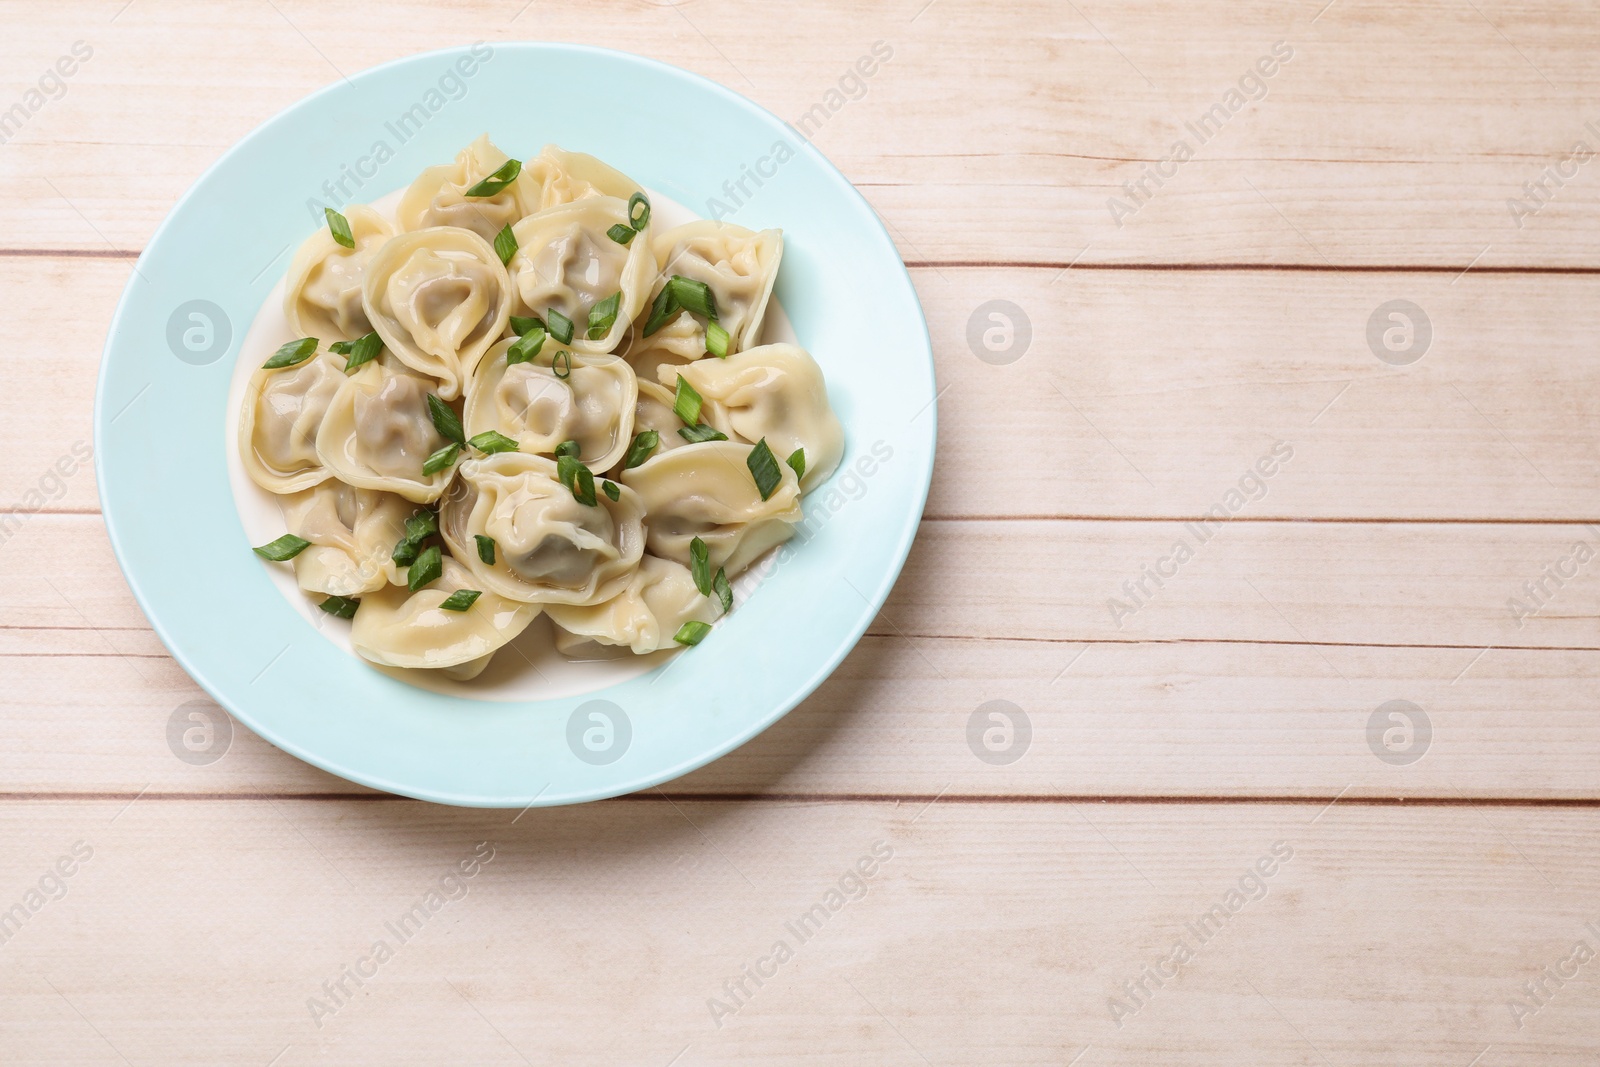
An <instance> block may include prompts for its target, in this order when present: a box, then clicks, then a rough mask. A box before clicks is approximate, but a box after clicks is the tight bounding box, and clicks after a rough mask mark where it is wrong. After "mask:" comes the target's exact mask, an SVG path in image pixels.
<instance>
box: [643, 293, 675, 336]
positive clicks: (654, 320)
mask: <svg viewBox="0 0 1600 1067" xmlns="http://www.w3.org/2000/svg"><path fill="white" fill-rule="evenodd" d="M681 310H682V308H680V307H678V298H677V297H676V296H674V295H673V292H672V286H670V285H669V286H667V287H666V288H664V289H662V290H661V292H659V293H657V294H656V298H655V300H654V301H653V302H652V303H651V305H650V317H649V318H648V319H646V320H645V322H644V335H645V336H646V337H649V336H650V335H651V334H653V333H655V332H656V331H657V330H659V329H661V327H663V326H665V325H666V324H667V320H668V319H670V318H672V316H674V315H676V314H677V313H678V312H679V311H681Z"/></svg>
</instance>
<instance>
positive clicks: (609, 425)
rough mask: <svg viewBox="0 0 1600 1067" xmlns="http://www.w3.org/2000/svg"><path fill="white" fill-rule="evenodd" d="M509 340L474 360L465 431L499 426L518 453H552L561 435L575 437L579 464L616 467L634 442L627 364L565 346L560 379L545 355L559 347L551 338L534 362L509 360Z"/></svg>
mask: <svg viewBox="0 0 1600 1067" xmlns="http://www.w3.org/2000/svg"><path fill="white" fill-rule="evenodd" d="M512 343H513V342H512V340H510V339H507V340H505V341H501V342H500V343H499V344H497V345H495V346H494V347H493V348H491V349H489V353H488V355H486V356H484V358H483V359H482V360H481V361H480V362H479V363H478V370H477V373H476V374H475V375H473V379H472V384H471V386H470V387H469V388H468V390H467V411H466V428H467V435H468V436H469V437H471V436H474V435H476V434H480V433H483V432H484V431H485V430H498V431H499V432H501V433H503V434H505V435H506V436H507V437H510V438H513V439H514V440H515V441H516V442H517V444H518V446H519V447H520V448H521V450H522V451H524V452H549V453H553V452H555V450H556V446H557V445H559V444H561V443H562V442H563V441H576V442H578V449H579V451H578V458H579V459H580V460H582V461H583V464H584V466H586V467H588V468H590V469H591V470H596V471H606V470H610V469H611V468H612V467H614V466H616V465H617V463H618V462H620V461H621V459H622V457H623V455H624V454H625V453H626V452H627V451H628V445H629V444H630V443H631V442H632V440H633V413H634V404H635V402H636V401H637V400H638V395H639V381H638V379H637V378H635V377H634V375H633V369H632V368H631V367H629V366H628V364H627V363H625V362H624V361H623V360H621V359H619V358H617V357H616V356H581V355H575V354H573V353H571V352H567V353H566V355H565V356H563V357H562V359H561V361H560V362H561V364H562V367H561V369H562V370H564V371H566V374H565V376H564V377H563V376H561V375H558V374H557V373H556V368H554V367H552V366H551V365H550V361H553V360H555V357H556V353H557V352H560V351H564V350H563V349H561V348H559V346H557V345H556V344H555V342H554V341H550V340H546V341H545V344H544V348H543V350H542V351H541V352H540V353H539V357H538V360H537V361H530V362H527V363H517V364H514V365H509V366H508V365H507V363H506V350H507V349H509V348H510V347H511V345H512Z"/></svg>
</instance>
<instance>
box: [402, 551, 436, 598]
mask: <svg viewBox="0 0 1600 1067" xmlns="http://www.w3.org/2000/svg"><path fill="white" fill-rule="evenodd" d="M443 573H444V553H443V552H440V551H439V546H438V545H429V546H428V547H427V548H425V549H423V550H422V551H421V552H420V553H419V554H418V555H417V561H416V562H415V563H413V564H412V565H411V566H410V567H409V568H408V569H407V570H406V588H407V589H409V590H411V591H412V592H413V593H415V592H416V591H417V590H418V589H421V588H422V587H423V586H425V585H427V584H428V583H429V582H431V581H433V580H434V579H435V578H437V577H439V575H441V574H443Z"/></svg>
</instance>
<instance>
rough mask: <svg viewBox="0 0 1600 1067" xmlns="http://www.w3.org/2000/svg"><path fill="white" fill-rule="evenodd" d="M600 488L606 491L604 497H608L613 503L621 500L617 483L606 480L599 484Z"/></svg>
mask: <svg viewBox="0 0 1600 1067" xmlns="http://www.w3.org/2000/svg"><path fill="white" fill-rule="evenodd" d="M600 488H602V489H604V490H605V491H606V496H608V497H610V498H611V500H612V502H613V503H615V502H616V501H618V500H621V499H622V489H621V487H619V486H618V485H617V483H616V482H614V481H612V480H611V479H609V478H607V479H606V480H605V481H603V482H601V483H600Z"/></svg>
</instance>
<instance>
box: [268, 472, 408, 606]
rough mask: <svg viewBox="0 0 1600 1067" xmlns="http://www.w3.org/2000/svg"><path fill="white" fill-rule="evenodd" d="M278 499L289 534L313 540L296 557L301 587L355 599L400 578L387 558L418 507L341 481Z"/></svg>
mask: <svg viewBox="0 0 1600 1067" xmlns="http://www.w3.org/2000/svg"><path fill="white" fill-rule="evenodd" d="M280 503H281V505H282V508H283V517H284V520H285V522H286V523H287V524H288V527H289V532H290V533H292V534H294V535H295V536H296V537H303V538H305V539H306V540H307V541H310V542H311V547H310V548H307V549H305V550H304V551H302V552H301V553H300V554H299V555H298V556H295V557H294V577H295V581H297V582H299V583H300V588H301V589H304V590H305V591H306V592H308V593H327V594H329V595H330V596H345V597H351V596H360V595H362V594H363V593H370V592H371V591H373V590H374V589H378V588H380V587H382V586H383V585H385V584H387V583H389V582H392V581H395V580H397V579H396V573H395V567H394V565H393V564H392V563H391V562H390V560H389V557H390V555H391V554H392V553H393V552H394V546H395V544H396V542H398V541H399V540H400V538H401V537H403V536H405V532H406V520H407V519H408V518H410V517H411V516H412V515H413V514H415V513H416V510H417V505H415V504H413V503H411V502H410V501H409V500H406V499H405V498H404V497H400V496H396V495H395V494H393V493H380V492H375V491H374V490H371V489H357V488H356V487H355V486H353V485H345V484H344V483H343V482H340V481H326V482H323V483H322V484H321V485H318V486H314V487H312V488H310V489H305V490H302V491H301V492H298V493H295V494H293V495H292V496H286V497H284V498H283V500H282V501H281V502H280Z"/></svg>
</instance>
